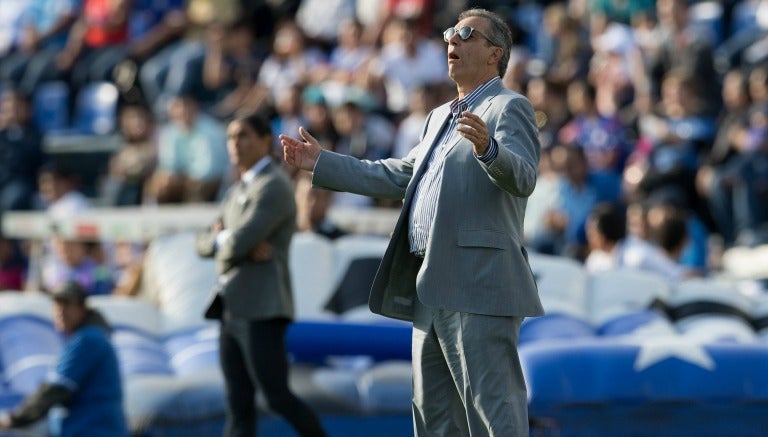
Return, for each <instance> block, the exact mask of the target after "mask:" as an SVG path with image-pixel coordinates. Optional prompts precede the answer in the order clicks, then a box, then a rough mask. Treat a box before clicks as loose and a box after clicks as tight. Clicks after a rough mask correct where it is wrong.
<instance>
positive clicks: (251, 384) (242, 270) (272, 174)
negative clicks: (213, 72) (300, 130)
mask: <svg viewBox="0 0 768 437" xmlns="http://www.w3.org/2000/svg"><path fill="white" fill-rule="evenodd" d="M272 141H273V137H272V131H271V129H270V127H269V122H268V121H267V120H265V119H263V118H261V117H258V116H249V117H244V118H240V119H236V120H234V121H232V122H231V123H230V124H229V127H228V129H227V151H228V152H229V156H230V160H231V161H232V163H233V164H234V165H235V167H236V169H237V170H238V172H239V174H240V179H239V181H238V182H237V183H236V184H235V185H233V186H232V187H231V188H230V190H229V191H228V192H227V194H226V196H225V198H224V200H223V202H222V205H221V213H220V217H219V218H218V219H217V220H216V221H215V222H214V224H213V225H212V226H211V228H210V229H209V230H208V231H206V232H202V233H201V234H200V235H199V236H198V239H197V252H198V253H199V254H200V255H201V256H204V257H215V259H216V265H217V269H218V271H219V275H220V276H219V287H218V288H219V289H218V290H217V293H216V294H215V295H214V296H213V297H214V299H213V300H212V302H211V304H210V305H209V306H208V309H207V310H206V317H208V318H217V319H220V320H221V332H220V335H219V354H220V359H221V367H222V370H223V373H224V378H225V381H226V394H227V403H228V407H229V410H228V417H227V425H226V431H225V435H228V436H230V437H234V436H243V437H245V436H248V437H253V436H254V435H255V433H256V419H257V410H256V405H255V399H256V398H255V394H256V388H257V387H258V388H260V389H261V390H262V391H263V393H264V396H265V398H266V399H267V403H268V404H269V407H270V409H272V410H273V411H275V412H276V413H278V414H280V415H281V416H283V417H284V418H285V419H286V420H287V421H288V422H290V423H291V425H292V426H293V427H294V428H295V429H296V431H298V432H299V434H301V435H302V436H312V437H314V436H324V435H325V433H324V432H323V429H322V428H321V426H320V421H319V420H318V418H317V416H316V415H315V414H314V413H313V412H312V410H310V409H309V407H307V405H305V404H304V403H303V402H302V401H301V400H299V399H298V398H297V397H296V396H295V395H294V394H293V393H291V391H290V389H289V388H288V361H287V352H286V347H285V333H286V330H287V328H288V324H289V323H290V321H291V320H292V319H293V316H294V313H293V297H292V291H291V279H290V272H289V270H288V248H289V245H290V242H291V237H292V236H293V233H294V231H295V229H296V204H295V202H294V196H293V186H292V184H291V181H290V179H289V178H288V176H287V175H286V173H285V172H284V171H283V170H282V169H281V168H280V166H278V165H276V164H275V163H273V162H272V159H271V158H270V156H269V152H270V150H271V148H272Z"/></svg>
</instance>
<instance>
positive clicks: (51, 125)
mask: <svg viewBox="0 0 768 437" xmlns="http://www.w3.org/2000/svg"><path fill="white" fill-rule="evenodd" d="M32 111H33V112H32V113H33V118H34V120H35V124H36V125H37V127H38V128H39V129H40V130H41V131H42V132H43V133H55V132H63V131H65V130H67V129H68V128H69V86H68V85H67V83H66V82H64V81H52V82H44V83H41V84H40V85H39V86H38V87H37V89H35V93H34V94H33V96H32Z"/></svg>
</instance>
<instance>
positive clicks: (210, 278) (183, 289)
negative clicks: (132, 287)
mask: <svg viewBox="0 0 768 437" xmlns="http://www.w3.org/2000/svg"><path fill="white" fill-rule="evenodd" d="M195 236H196V233H195V232H193V231H185V232H177V233H171V234H167V235H164V236H161V237H159V238H155V239H154V240H152V243H151V244H150V245H149V247H148V248H147V251H146V253H145V256H144V275H143V279H142V288H143V290H142V293H141V297H143V298H145V299H147V300H148V301H149V302H150V303H152V304H153V305H154V306H155V307H156V308H157V309H158V311H159V313H160V317H161V320H162V324H163V326H162V330H161V331H162V333H164V334H166V335H168V334H171V333H173V332H180V331H185V330H188V329H191V328H197V327H200V326H202V325H205V324H210V323H211V322H209V321H206V320H205V319H204V318H203V313H204V311H205V305H206V302H207V300H208V296H209V295H210V293H211V292H212V290H213V288H214V286H215V285H216V281H217V274H216V265H215V262H214V260H213V259H211V258H201V257H200V256H198V255H197V252H196V251H195Z"/></svg>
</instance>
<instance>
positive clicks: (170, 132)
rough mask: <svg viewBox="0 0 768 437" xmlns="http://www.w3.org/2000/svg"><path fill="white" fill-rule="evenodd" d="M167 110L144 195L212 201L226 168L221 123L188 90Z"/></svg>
mask: <svg viewBox="0 0 768 437" xmlns="http://www.w3.org/2000/svg"><path fill="white" fill-rule="evenodd" d="M168 114H169V116H170V120H169V122H168V123H166V124H164V125H163V126H162V127H161V129H160V137H159V142H158V166H157V169H156V170H155V172H154V173H153V174H152V177H151V178H150V180H149V182H148V184H147V188H148V192H147V193H145V198H146V199H147V201H148V202H157V203H179V202H213V201H214V200H216V198H217V196H218V193H219V189H220V188H221V186H222V184H223V183H225V182H226V180H227V177H228V174H229V170H230V165H229V158H228V157H227V151H226V148H224V147H223V144H224V143H225V142H226V133H225V131H224V127H223V126H222V125H221V123H219V121H217V120H216V119H214V118H213V117H211V116H209V115H207V114H206V113H204V112H203V111H202V110H201V109H200V105H199V103H198V101H197V99H196V98H195V97H194V96H192V95H189V94H186V95H180V96H178V97H176V98H174V99H173V100H171V102H170V103H169V110H168Z"/></svg>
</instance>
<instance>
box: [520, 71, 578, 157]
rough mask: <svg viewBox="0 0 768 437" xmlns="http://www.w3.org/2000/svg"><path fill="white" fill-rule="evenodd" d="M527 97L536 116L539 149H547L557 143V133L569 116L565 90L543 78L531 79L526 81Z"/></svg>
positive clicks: (563, 87)
mask: <svg viewBox="0 0 768 437" xmlns="http://www.w3.org/2000/svg"><path fill="white" fill-rule="evenodd" d="M527 96H528V98H529V99H530V100H531V105H533V110H534V111H535V114H536V124H537V126H538V128H539V141H540V142H541V147H542V148H543V149H548V148H550V147H552V146H553V145H555V144H557V143H558V141H557V135H558V132H559V131H560V129H561V128H562V127H563V126H565V123H567V122H568V119H569V117H570V115H571V114H570V113H569V112H568V98H567V89H566V87H565V86H563V85H561V84H557V83H554V82H552V81H550V80H547V79H546V78H544V77H532V78H531V79H530V80H529V81H528V88H527Z"/></svg>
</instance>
